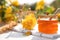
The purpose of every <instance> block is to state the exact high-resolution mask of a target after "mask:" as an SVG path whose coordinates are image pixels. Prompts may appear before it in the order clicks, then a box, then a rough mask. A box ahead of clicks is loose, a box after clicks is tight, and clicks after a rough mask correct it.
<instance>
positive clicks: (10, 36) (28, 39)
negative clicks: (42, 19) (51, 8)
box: [0, 24, 60, 40]
mask: <svg viewBox="0 0 60 40" xmlns="http://www.w3.org/2000/svg"><path fill="white" fill-rule="evenodd" d="M20 28H22V25H21V24H18V25H17V26H15V29H17V30H20ZM37 31H38V28H37V24H36V26H35V28H34V30H33V32H37ZM57 34H60V24H58V32H57ZM3 38H4V40H17V39H18V40H32V39H34V40H35V38H34V36H32V35H30V36H24V35H23V34H22V33H17V32H12V31H10V32H8V33H4V34H0V39H2V40H3ZM56 40H60V38H58V39H56Z"/></svg>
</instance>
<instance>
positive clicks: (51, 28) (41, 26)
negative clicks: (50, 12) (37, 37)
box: [38, 20, 58, 34]
mask: <svg viewBox="0 0 60 40" xmlns="http://www.w3.org/2000/svg"><path fill="white" fill-rule="evenodd" d="M38 31H39V32H41V33H45V34H55V33H57V31H58V21H57V20H38Z"/></svg>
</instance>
